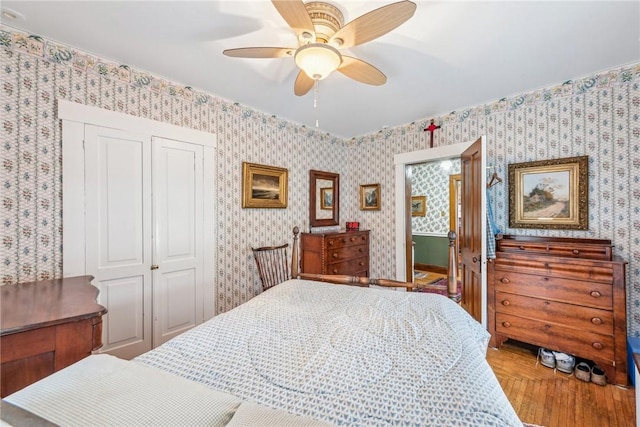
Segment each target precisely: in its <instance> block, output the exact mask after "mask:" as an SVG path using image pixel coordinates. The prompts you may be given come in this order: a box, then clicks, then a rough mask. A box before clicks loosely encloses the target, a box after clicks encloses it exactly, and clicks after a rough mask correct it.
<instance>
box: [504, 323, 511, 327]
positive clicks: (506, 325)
mask: <svg viewBox="0 0 640 427" xmlns="http://www.w3.org/2000/svg"><path fill="white" fill-rule="evenodd" d="M502 326H504V327H505V328H509V327H511V322H502Z"/></svg>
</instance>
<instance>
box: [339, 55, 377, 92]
mask: <svg viewBox="0 0 640 427" xmlns="http://www.w3.org/2000/svg"><path fill="white" fill-rule="evenodd" d="M338 71H340V72H341V73H342V74H344V75H345V76H347V77H349V78H351V79H353V80H356V81H358V82H360V83H366V84H368V85H374V86H380V85H383V84H385V83H386V82H387V76H385V75H384V74H383V73H382V71H380V70H378V69H377V68H376V67H374V66H373V65H371V64H369V63H368V62H365V61H363V60H361V59H358V58H353V57H351V56H345V55H342V65H341V66H340V67H339V68H338Z"/></svg>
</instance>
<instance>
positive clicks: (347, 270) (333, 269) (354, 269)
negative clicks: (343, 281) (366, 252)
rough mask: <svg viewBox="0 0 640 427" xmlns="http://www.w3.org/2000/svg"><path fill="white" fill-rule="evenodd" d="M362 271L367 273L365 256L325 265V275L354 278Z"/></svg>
mask: <svg viewBox="0 0 640 427" xmlns="http://www.w3.org/2000/svg"><path fill="white" fill-rule="evenodd" d="M362 271H367V272H368V271H369V257H366V256H365V257H362V258H356V259H351V260H349V261H343V262H336V263H333V264H328V265H327V274H347V275H350V276H355V275H356V273H358V272H362Z"/></svg>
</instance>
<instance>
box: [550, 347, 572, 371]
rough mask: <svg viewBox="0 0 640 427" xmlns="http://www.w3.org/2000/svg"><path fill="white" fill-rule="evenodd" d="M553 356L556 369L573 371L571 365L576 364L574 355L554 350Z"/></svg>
mask: <svg viewBox="0 0 640 427" xmlns="http://www.w3.org/2000/svg"><path fill="white" fill-rule="evenodd" d="M553 356H554V357H555V359H556V369H558V371H560V372H564V373H565V374H571V373H573V367H574V366H575V365H576V358H575V357H573V356H572V355H570V354H566V353H560V352H558V351H554V352H553Z"/></svg>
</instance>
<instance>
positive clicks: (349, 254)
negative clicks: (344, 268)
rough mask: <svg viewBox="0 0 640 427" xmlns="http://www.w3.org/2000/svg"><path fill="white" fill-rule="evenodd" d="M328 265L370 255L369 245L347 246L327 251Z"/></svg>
mask: <svg viewBox="0 0 640 427" xmlns="http://www.w3.org/2000/svg"><path fill="white" fill-rule="evenodd" d="M327 255H328V256H327V263H329V264H332V263H334V262H340V261H345V260H348V259H352V258H359V257H363V256H368V255H369V245H356V246H345V247H343V248H338V249H330V250H328V251H327Z"/></svg>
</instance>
